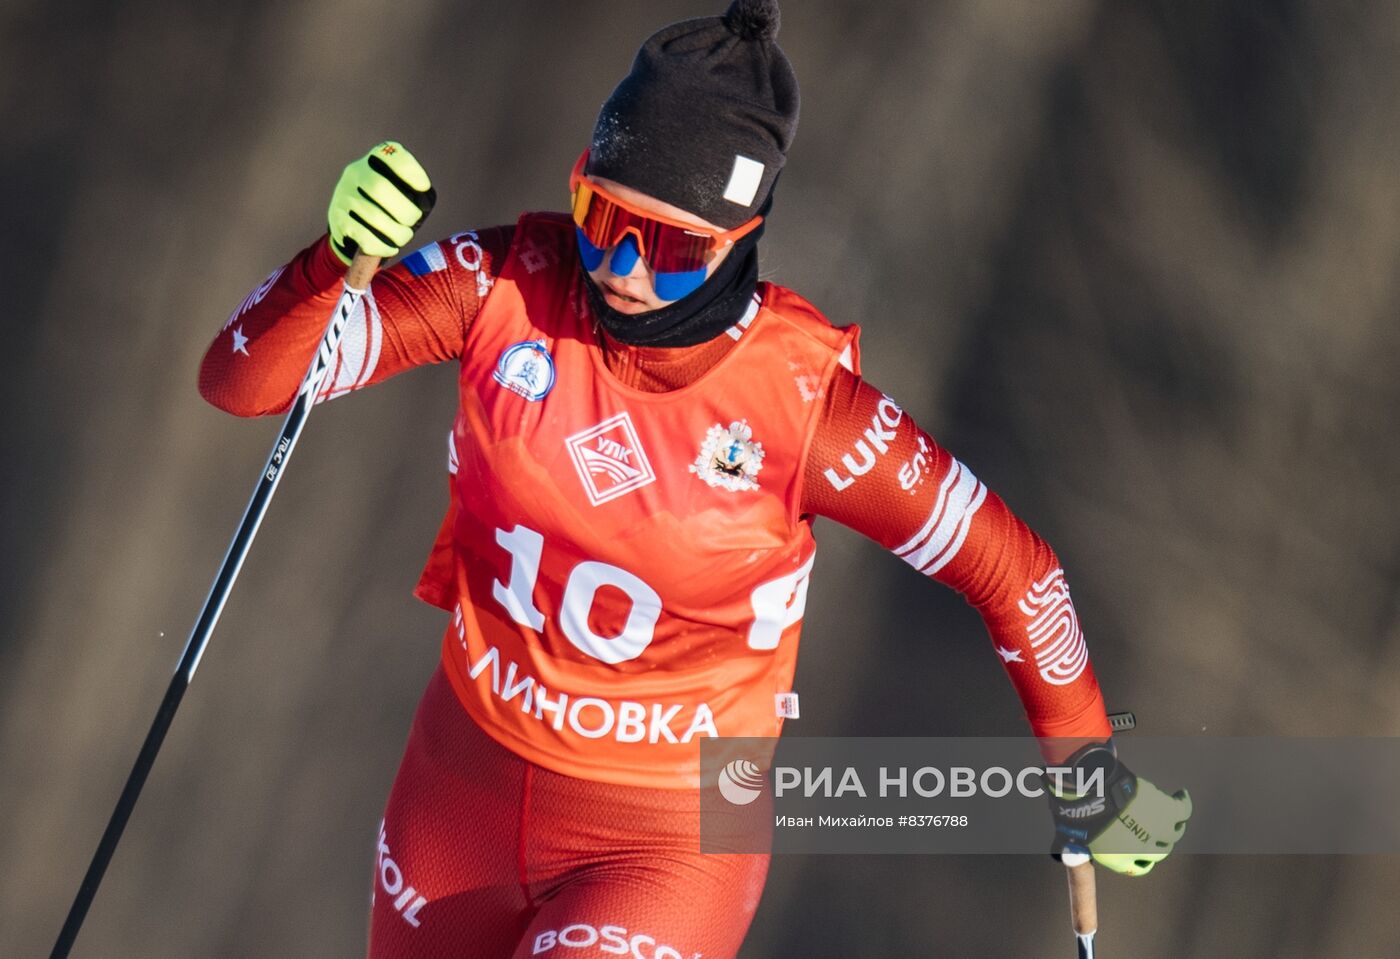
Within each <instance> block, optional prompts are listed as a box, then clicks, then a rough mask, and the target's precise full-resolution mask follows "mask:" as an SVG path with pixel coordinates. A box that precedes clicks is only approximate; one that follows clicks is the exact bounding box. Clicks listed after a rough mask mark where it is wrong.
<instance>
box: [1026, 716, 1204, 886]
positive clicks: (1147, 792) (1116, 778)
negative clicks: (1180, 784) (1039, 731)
mask: <svg viewBox="0 0 1400 959" xmlns="http://www.w3.org/2000/svg"><path fill="white" fill-rule="evenodd" d="M1066 765H1067V766H1069V767H1071V768H1074V769H1079V770H1083V771H1084V773H1085V775H1086V776H1088V775H1091V774H1092V773H1093V772H1094V771H1095V770H1101V771H1102V774H1103V775H1102V778H1101V780H1099V782H1102V784H1103V789H1102V790H1099V789H1098V788H1088V789H1086V791H1085V792H1084V794H1083V795H1080V794H1078V793H1076V792H1075V791H1074V786H1075V784H1076V781H1077V780H1076V778H1075V776H1074V775H1069V776H1066V777H1064V779H1063V788H1060V787H1057V785H1056V780H1055V778H1054V777H1052V776H1047V777H1046V794H1047V795H1048V796H1049V797H1050V812H1051V815H1053V816H1054V818H1055V844H1054V848H1053V852H1054V854H1056V855H1058V854H1059V853H1061V852H1063V851H1065V850H1066V849H1067V848H1070V847H1073V848H1076V849H1079V850H1083V851H1087V852H1088V853H1089V854H1090V855H1091V856H1093V857H1094V861H1095V862H1097V863H1098V864H1099V865H1101V866H1103V867H1104V868H1106V869H1112V870H1113V871H1114V872H1119V873H1122V874H1124V875H1125V876H1145V875H1147V874H1148V873H1149V872H1151V871H1152V868H1153V867H1154V866H1156V865H1157V863H1159V862H1161V861H1162V860H1163V859H1166V858H1167V856H1168V854H1170V853H1171V851H1172V848H1173V847H1174V846H1175V845H1176V844H1177V842H1178V841H1179V840H1180V839H1181V837H1182V836H1183V835H1184V834H1185V833H1186V820H1188V819H1190V818H1191V795H1190V794H1189V793H1188V792H1187V791H1186V790H1185V789H1178V790H1177V791H1176V792H1175V793H1174V794H1172V795H1168V794H1167V793H1165V792H1163V791H1162V790H1160V789H1158V788H1157V787H1156V786H1154V785H1152V783H1150V782H1148V781H1147V780H1146V779H1143V778H1142V777H1141V776H1136V775H1134V774H1133V773H1132V772H1131V771H1130V770H1129V769H1128V767H1127V766H1124V765H1123V764H1122V763H1121V762H1119V761H1118V757H1117V756H1116V755H1115V754H1114V751H1113V747H1112V746H1111V745H1109V744H1107V743H1105V744H1102V745H1100V744H1095V745H1091V746H1086V747H1085V748H1084V749H1081V750H1080V751H1079V752H1077V753H1075V755H1074V756H1072V757H1071V758H1070V760H1069V762H1068V763H1066ZM1094 782H1095V781H1094V780H1092V779H1086V783H1094Z"/></svg>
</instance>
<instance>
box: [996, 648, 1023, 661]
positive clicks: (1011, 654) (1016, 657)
mask: <svg viewBox="0 0 1400 959" xmlns="http://www.w3.org/2000/svg"><path fill="white" fill-rule="evenodd" d="M997 655H998V656H1000V657H1001V661H1002V662H1003V663H1024V662H1025V660H1024V659H1022V658H1021V651H1020V650H1019V649H1007V648H1006V647H1004V646H998V647H997Z"/></svg>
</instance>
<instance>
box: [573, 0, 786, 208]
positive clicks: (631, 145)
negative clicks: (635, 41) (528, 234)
mask: <svg viewBox="0 0 1400 959" xmlns="http://www.w3.org/2000/svg"><path fill="white" fill-rule="evenodd" d="M777 34H778V3H777V0H734V2H733V3H731V4H730V5H729V10H728V11H727V12H726V13H725V14H724V16H722V17H702V18H700V19H696V20H683V21H681V22H680V23H673V24H671V25H670V26H668V27H663V28H662V29H661V30H658V31H657V32H656V33H655V34H653V35H652V36H651V38H650V39H648V40H647V41H646V43H644V44H642V48H641V49H640V50H638V51H637V57H636V59H635V60H634V61H633V62H632V70H631V72H630V73H628V74H627V76H625V77H623V79H622V82H621V83H619V84H618V85H617V89H616V90H614V91H613V92H612V96H610V97H608V99H607V102H606V103H604V104H603V108H602V110H601V111H600V112H599V114H598V122H597V123H596V124H595V126H594V127H593V142H592V146H591V147H590V149H589V159H588V173H589V174H591V175H594V176H600V177H605V178H607V179H609V180H614V181H616V182H618V183H621V184H623V185H625V186H629V187H631V188H632V189H634V190H640V191H641V192H643V193H645V194H647V195H649V196H653V197H655V198H657V199H658V200H664V201H665V202H667V203H670V204H672V205H673V206H678V207H680V208H681V209H683V210H685V211H687V212H689V213H693V214H695V215H696V216H698V217H701V218H702V219H705V220H708V221H710V222H711V223H714V224H716V225H717V226H721V227H724V228H725V229H732V228H734V227H736V226H739V225H740V224H742V223H745V222H746V221H748V220H751V219H752V218H753V216H754V214H755V213H757V211H758V209H759V207H761V206H763V202H764V201H765V200H766V199H767V198H768V194H769V192H770V191H771V190H772V188H773V181H774V180H775V179H777V176H778V172H779V171H780V170H781V169H782V168H783V160H784V159H785V157H786V154H787V150H788V146H789V145H790V144H791V143H792V137H793V134H794V133H795V132H796V131H797V105H798V96H797V77H796V76H795V75H794V74H793V72H792V65H791V64H789V63H788V59H787V57H786V56H784V55H783V51H782V50H781V49H779V47H778V44H777V42H776V41H775V37H776V36H777Z"/></svg>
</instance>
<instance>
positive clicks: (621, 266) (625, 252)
mask: <svg viewBox="0 0 1400 959" xmlns="http://www.w3.org/2000/svg"><path fill="white" fill-rule="evenodd" d="M641 257H642V251H641V250H639V249H637V240H636V237H634V236H632V234H630V233H629V234H627V235H626V236H624V237H623V238H622V241H621V242H619V243H618V244H617V246H615V247H613V254H612V261H611V262H610V263H609V264H608V269H610V270H612V271H613V274H614V275H616V276H627V275H628V274H629V273H631V272H632V267H634V266H636V265H637V261H638V260H639V259H641Z"/></svg>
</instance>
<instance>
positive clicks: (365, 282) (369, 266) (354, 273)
mask: <svg viewBox="0 0 1400 959" xmlns="http://www.w3.org/2000/svg"><path fill="white" fill-rule="evenodd" d="M379 262H380V261H379V257H377V256H366V255H365V254H364V253H356V254H355V258H354V259H353V260H351V261H350V269H349V271H348V272H347V273H346V274H345V285H346V286H348V287H350V289H352V290H359V291H360V292H361V293H363V292H364V291H365V290H367V289H369V281H370V280H372V279H374V272H375V270H378V269H379Z"/></svg>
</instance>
